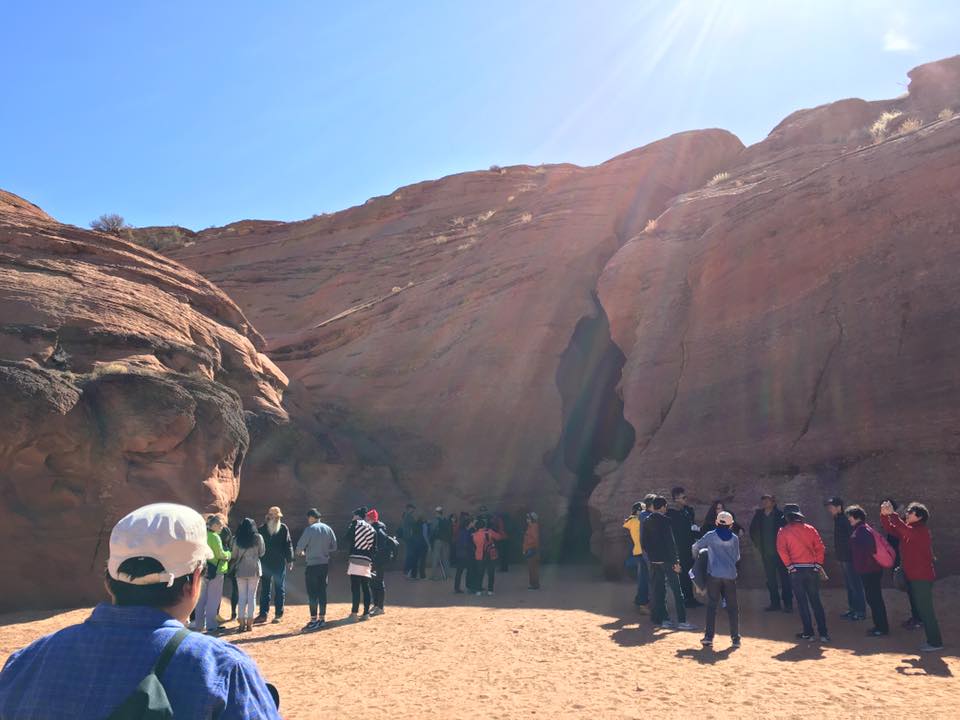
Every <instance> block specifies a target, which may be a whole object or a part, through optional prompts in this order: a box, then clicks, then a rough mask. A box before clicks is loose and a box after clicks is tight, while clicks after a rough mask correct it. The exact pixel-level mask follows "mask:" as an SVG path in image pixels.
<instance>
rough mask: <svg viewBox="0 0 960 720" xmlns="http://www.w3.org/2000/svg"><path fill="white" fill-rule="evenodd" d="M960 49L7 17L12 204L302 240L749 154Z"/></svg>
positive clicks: (574, 27) (106, 16)
mask: <svg viewBox="0 0 960 720" xmlns="http://www.w3.org/2000/svg"><path fill="white" fill-rule="evenodd" d="M958 52H960V3H956V2H911V1H910V0H897V1H896V2H886V0H875V1H873V2H868V1H866V0H863V1H861V0H844V1H843V2H838V1H837V0H803V1H802V2H794V1H788V0H763V1H754V0H686V1H677V2H669V1H666V0H664V1H662V2H642V1H640V0H633V1H628V0H623V1H621V2H614V1H607V0H592V2H587V1H586V0H581V1H579V2H572V1H565V0H551V1H549V2H548V1H541V0H520V1H518V0H510V1H506V2H500V1H499V0H484V1H483V2H466V1H463V2H453V1H451V2H406V3H402V2H399V1H398V2H390V3H387V2H354V3H338V2H322V1H321V0H315V1H308V2H293V1H284V0H275V1H273V2H266V1H263V0H261V1H253V0H251V1H249V2H248V1H244V0H232V1H230V2H226V1H222V2H221V1H219V0H204V1H203V2H196V1H195V0H194V1H192V2H180V1H177V0H165V1H163V2H161V1H160V0H156V1H154V2H148V1H147V0H123V1H117V2H99V1H97V0H85V1H84V2H76V1H75V0H70V1H62V2H47V1H45V0H31V2H19V3H8V4H7V6H6V7H5V8H4V9H3V14H2V22H0V63H2V65H0V66H2V67H3V68H4V70H5V72H4V82H3V85H4V87H3V90H2V94H0V98H2V99H0V113H2V118H3V120H2V123H3V124H2V130H0V187H2V188H4V189H7V190H10V191H12V192H15V193H17V194H20V195H23V196H24V197H26V198H27V199H29V200H31V201H33V202H35V203H37V204H38V205H40V206H41V207H43V208H44V209H45V210H46V211H47V212H49V213H51V214H52V215H54V216H55V217H57V218H58V219H60V220H62V221H64V222H70V223H75V224H78V225H86V224H87V223H88V222H89V221H90V220H91V219H92V218H94V217H96V216H97V215H99V214H101V213H104V212H118V213H120V214H122V215H124V217H126V218H127V220H128V221H129V222H131V223H133V224H135V225H152V224H172V223H177V224H181V225H185V226H187V227H192V228H194V229H199V228H203V227H207V226H209V225H221V224H224V223H227V222H231V221H233V220H238V219H242V218H251V217H253V218H270V219H281V220H293V219H300V218H304V217H309V216H310V215H312V214H314V213H320V212H329V211H333V210H339V209H342V208H345V207H349V206H351V205H355V204H357V203H361V202H363V201H364V200H365V199H366V198H368V197H371V196H373V195H381V194H385V193H388V192H390V191H391V190H393V189H395V188H396V187H399V186H401V185H405V184H408V183H411V182H417V181H419V180H425V179H430V178H435V177H440V176H442V175H446V174H450V173H454V172H460V171H464V170H474V169H480V168H486V167H488V166H489V165H491V164H494V163H496V164H500V165H510V164H516V163H530V164H537V163H541V162H575V163H578V164H584V165H586V164H594V163H597V162H601V161H603V160H605V159H607V158H609V157H611V156H613V155H616V154H618V153H620V152H624V151H626V150H629V149H631V148H634V147H638V146H640V145H643V144H645V143H647V142H650V141H652V140H655V139H657V138H660V137H663V136H666V135H669V134H671V133H674V132H678V131H681V130H688V129H693V128H702V127H723V128H727V129H729V130H731V131H733V132H734V133H736V134H737V135H738V136H739V137H740V138H741V139H742V140H743V141H744V142H745V143H748V144H749V143H752V142H756V141H758V140H760V139H762V138H763V137H764V136H765V135H766V134H767V132H769V130H770V129H771V128H772V127H773V126H774V125H775V124H776V123H777V122H779V120H780V119H782V118H783V117H784V116H785V115H787V114H789V113H790V112H792V111H793V110H795V109H798V108H801V107H810V106H814V105H818V104H821V103H824V102H829V101H832V100H836V99H840V98H844V97H854V96H855V97H864V98H867V99H879V98H884V97H894V96H896V95H899V94H900V93H902V92H903V91H904V90H905V85H906V82H907V78H906V72H907V71H908V70H909V69H910V68H912V67H914V66H916V65H918V64H920V63H923V62H928V61H930V60H936V59H939V58H942V57H947V56H950V55H954V54H957V53H958Z"/></svg>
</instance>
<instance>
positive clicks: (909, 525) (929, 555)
mask: <svg viewBox="0 0 960 720" xmlns="http://www.w3.org/2000/svg"><path fill="white" fill-rule="evenodd" d="M929 519H930V511H929V510H927V507H926V505H922V504H920V503H918V502H912V503H910V505H908V506H907V513H906V518H905V521H904V520H901V519H900V516H899V515H897V514H896V512H894V509H893V505H891V504H890V503H889V502H884V503H883V504H882V505H881V506H880V520H881V521H882V522H883V527H884V529H885V530H886V531H887V532H888V533H890V534H892V535H896V536H897V537H898V538H900V561H901V563H902V567H903V574H904V575H906V577H907V581H908V582H909V583H910V590H911V591H912V593H913V600H914V603H915V604H916V606H917V612H918V613H919V615H920V619H921V620H922V621H923V629H924V631H925V632H926V634H927V642H926V643H924V644H923V645H921V646H920V650H921V651H922V652H937V651H938V650H943V638H942V637H941V636H940V625H939V623H938V622H937V616H936V614H935V613H934V612H933V581H934V580H935V579H936V577H937V574H936V571H935V570H934V567H933V538H932V537H931V536H930V528H928V527H927V521H928V520H929Z"/></svg>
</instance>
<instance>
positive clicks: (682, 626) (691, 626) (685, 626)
mask: <svg viewBox="0 0 960 720" xmlns="http://www.w3.org/2000/svg"><path fill="white" fill-rule="evenodd" d="M696 629H697V626H696V625H694V624H693V623H688V622H682V623H679V624H678V625H677V630H696Z"/></svg>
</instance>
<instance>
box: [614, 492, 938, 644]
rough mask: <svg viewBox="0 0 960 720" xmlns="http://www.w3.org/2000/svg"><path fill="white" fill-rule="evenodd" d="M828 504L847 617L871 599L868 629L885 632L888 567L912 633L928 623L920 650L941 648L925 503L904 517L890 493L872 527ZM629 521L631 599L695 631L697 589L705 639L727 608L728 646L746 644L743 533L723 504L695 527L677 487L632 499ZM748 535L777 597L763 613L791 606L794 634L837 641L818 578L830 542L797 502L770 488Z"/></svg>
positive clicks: (861, 612) (860, 612)
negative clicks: (795, 616) (741, 595)
mask: <svg viewBox="0 0 960 720" xmlns="http://www.w3.org/2000/svg"><path fill="white" fill-rule="evenodd" d="M825 504H826V507H827V509H828V510H829V512H830V514H831V516H832V517H833V519H834V525H833V529H832V530H833V541H834V543H833V545H834V553H835V559H836V561H837V562H838V564H839V566H840V568H841V572H842V573H843V579H844V585H845V588H846V594H847V605H848V607H847V611H846V612H844V613H843V615H842V617H843V618H844V619H845V620H848V621H850V622H857V621H861V620H865V619H866V608H867V607H868V606H869V608H870V615H871V620H872V626H871V627H870V628H869V629H868V630H867V635H868V636H870V637H883V636H885V635H888V634H889V633H890V622H889V619H888V617H887V609H886V604H885V602H884V598H883V576H884V571H886V570H889V571H890V572H891V573H892V574H893V579H894V581H895V583H896V585H897V587H899V588H901V589H902V590H904V591H906V593H907V595H908V597H909V601H910V611H911V614H910V617H909V618H908V619H907V620H906V621H904V623H903V625H902V626H903V627H904V628H905V629H910V630H916V629H920V628H923V630H924V632H925V635H926V642H924V643H923V644H922V645H921V646H920V650H921V651H923V652H936V651H939V650H942V649H943V641H942V638H941V636H940V627H939V624H938V622H937V617H936V614H935V612H934V608H933V581H934V579H935V577H936V573H935V568H934V555H933V541H932V537H931V535H930V529H929V528H928V527H927V521H928V520H929V518H930V512H929V510H928V509H927V507H926V506H925V505H923V504H922V503H919V502H912V503H910V504H909V505H908V506H907V507H906V508H905V510H904V514H903V516H902V517H901V516H900V515H899V514H898V513H897V509H898V507H897V504H896V503H895V502H894V501H893V500H892V499H889V498H888V499H886V500H884V501H883V503H882V504H881V505H880V508H879V517H880V524H881V527H882V530H883V531H882V532H881V531H879V530H877V529H875V528H874V527H873V526H872V525H870V524H869V522H868V518H867V513H866V511H865V510H864V509H863V508H862V507H861V506H859V505H849V506H845V505H844V502H843V499H842V498H839V497H831V498H829V499H828V500H827V501H826V503H825ZM623 527H624V528H625V529H626V530H627V531H628V533H629V534H630V539H631V543H632V552H631V554H630V556H629V557H628V558H627V565H628V567H630V568H632V569H633V570H634V571H635V572H636V579H637V585H636V594H635V597H634V603H635V604H636V605H637V606H638V607H639V608H640V609H641V612H649V614H650V619H651V621H652V622H653V623H654V624H655V625H658V626H660V627H661V628H665V629H673V628H676V629H679V630H696V629H697V628H696V626H695V625H693V624H692V623H690V622H688V619H687V610H688V609H689V608H693V607H699V606H701V605H702V603H701V602H700V600H699V599H698V596H700V597H701V598H703V599H706V601H707V603H706V605H707V610H706V628H705V630H704V635H703V639H702V640H701V642H702V644H703V645H704V646H712V645H713V641H714V635H715V634H716V625H717V613H718V610H719V609H721V608H725V609H726V614H727V618H728V624H729V631H730V637H731V643H732V645H733V646H735V647H736V646H739V645H740V643H741V636H740V607H739V602H738V599H737V577H738V575H739V565H740V538H741V536H742V535H744V534H745V531H744V528H743V527H742V526H741V525H740V524H739V523H737V521H736V518H735V517H734V515H733V513H732V512H730V511H728V510H727V509H726V507H725V506H724V503H723V501H721V500H717V501H715V502H714V503H713V504H712V505H711V506H710V509H709V510H708V511H707V513H706V515H705V517H704V519H703V522H702V524H699V525H698V524H697V522H696V514H695V511H694V508H693V507H692V506H691V505H690V504H688V502H687V494H686V490H685V489H684V488H682V487H675V488H673V490H672V491H671V498H670V501H668V500H667V498H665V497H661V496H659V495H656V494H650V495H647V496H646V497H645V498H644V499H643V500H642V501H640V502H636V503H634V504H633V508H632V510H631V514H630V516H629V517H627V518H626V520H624V523H623ZM748 532H749V536H750V540H751V542H752V543H753V544H754V546H755V547H756V549H757V550H758V554H759V557H760V561H761V563H762V566H763V571H764V576H765V578H766V584H767V590H768V592H769V595H770V603H769V605H768V606H767V607H766V608H764V610H765V611H766V612H778V611H779V612H786V613H791V612H793V608H794V606H796V608H797V610H798V613H799V616H800V623H801V631H800V632H798V633H797V638H798V639H799V640H802V641H811V642H812V641H814V640H816V639H819V641H820V642H821V643H828V642H830V634H829V631H828V628H827V618H826V613H825V611H824V608H823V603H822V602H821V600H820V584H821V582H822V581H823V580H826V579H827V574H826V572H825V570H824V562H825V560H826V546H825V545H824V542H823V539H822V537H821V535H820V533H819V532H818V531H817V529H816V528H815V527H814V526H813V525H811V524H810V523H809V522H807V518H806V517H805V516H804V514H803V512H802V511H801V508H800V506H799V505H797V504H793V503H791V504H785V505H784V506H783V508H782V509H781V508H780V507H778V505H777V501H776V498H775V497H774V496H773V495H771V494H764V495H763V496H762V497H761V498H760V507H758V508H757V509H756V511H755V512H754V515H753V518H752V519H751V521H750V526H749V529H748ZM668 589H669V591H670V594H671V596H672V598H673V606H674V618H675V619H671V617H670V613H669V611H668V609H667V602H666V600H667V590H668ZM794 601H795V602H794ZM814 623H815V624H816V634H814Z"/></svg>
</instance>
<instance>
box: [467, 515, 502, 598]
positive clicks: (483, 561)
mask: <svg viewBox="0 0 960 720" xmlns="http://www.w3.org/2000/svg"><path fill="white" fill-rule="evenodd" d="M502 538H503V535H502V534H501V533H499V532H497V531H496V530H494V529H493V528H491V527H488V526H487V522H486V521H485V520H481V521H479V522H478V523H477V529H476V531H475V532H474V533H473V546H474V548H475V555H474V557H475V558H476V560H477V565H478V568H477V577H476V583H477V585H476V588H477V589H476V594H477V595H480V594H482V592H483V590H482V588H483V576H484V575H486V576H487V595H493V582H494V577H495V576H496V573H497V560H498V558H499V556H498V554H497V541H498V540H501V539H502Z"/></svg>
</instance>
